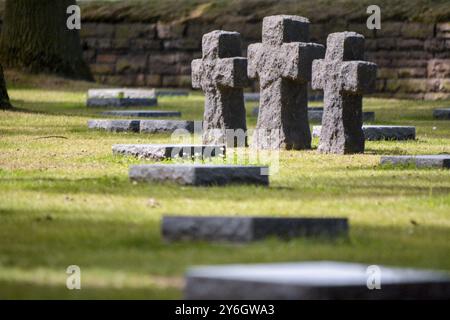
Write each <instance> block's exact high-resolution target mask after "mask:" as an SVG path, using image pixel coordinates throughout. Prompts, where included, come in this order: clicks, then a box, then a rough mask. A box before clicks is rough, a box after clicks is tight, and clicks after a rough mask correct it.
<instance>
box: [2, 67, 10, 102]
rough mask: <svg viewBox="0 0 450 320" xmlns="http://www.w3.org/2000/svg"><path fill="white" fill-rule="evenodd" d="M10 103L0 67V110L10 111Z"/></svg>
mask: <svg viewBox="0 0 450 320" xmlns="http://www.w3.org/2000/svg"><path fill="white" fill-rule="evenodd" d="M11 108H12V106H11V103H9V96H8V91H6V82H5V76H4V75H3V68H2V66H1V65H0V109H2V110H6V109H11Z"/></svg>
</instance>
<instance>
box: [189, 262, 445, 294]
mask: <svg viewBox="0 0 450 320" xmlns="http://www.w3.org/2000/svg"><path fill="white" fill-rule="evenodd" d="M367 270H368V265H366V264H356V263H344V262H333V261H320V262H293V263H271V264H246V265H245V264H242V265H225V266H224V265H222V266H204V267H194V268H191V269H189V270H188V272H187V274H186V286H185V290H184V298H185V299H199V300H203V299H205V300H210V299H214V300H217V299H220V300H229V299H232V300H244V299H246V300H308V299H313V300H336V299H339V300H344V299H352V300H353V299H358V300H360V299H363V300H369V299H370V300H373V299H396V300H398V299H402V300H403V299H446V300H448V299H450V278H449V275H448V273H443V272H435V271H430V270H416V269H402V268H392V267H385V266H379V270H380V272H381V275H382V276H381V278H382V281H381V287H382V290H369V289H368V287H367Z"/></svg>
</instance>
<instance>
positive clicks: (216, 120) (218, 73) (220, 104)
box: [192, 30, 248, 147]
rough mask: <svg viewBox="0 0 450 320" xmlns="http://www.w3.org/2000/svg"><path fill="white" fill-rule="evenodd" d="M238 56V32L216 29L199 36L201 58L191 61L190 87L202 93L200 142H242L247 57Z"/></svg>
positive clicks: (238, 144)
mask: <svg viewBox="0 0 450 320" xmlns="http://www.w3.org/2000/svg"><path fill="white" fill-rule="evenodd" d="M240 56H241V35H240V34H239V33H238V32H228V31H222V30H216V31H212V32H210V33H207V34H205V35H203V39H202V58H201V59H195V60H193V61H192V87H193V88H201V89H202V90H203V91H204V92H205V113H204V118H203V143H204V144H226V145H227V146H230V147H232V146H245V145H246V141H247V140H246V131H247V125H246V118H245V105H244V93H243V88H244V87H245V86H247V84H248V78H247V59H246V58H243V57H240ZM235 132H237V135H240V137H239V138H237V137H236V136H235ZM242 135H243V136H242ZM236 140H237V141H236Z"/></svg>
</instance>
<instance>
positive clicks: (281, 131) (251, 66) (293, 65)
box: [248, 15, 325, 149]
mask: <svg viewBox="0 0 450 320" xmlns="http://www.w3.org/2000/svg"><path fill="white" fill-rule="evenodd" d="M262 29H263V30H262V43H255V44H251V45H250V46H249V47H248V61H249V62H248V75H249V77H250V78H257V77H258V78H259V82H260V86H261V88H260V93H261V97H260V111H259V114H258V122H257V125H256V130H255V133H254V136H253V144H254V147H256V148H260V149H279V148H283V149H309V148H311V132H310V129H309V122H308V112H307V106H308V92H307V91H308V86H307V83H308V81H309V80H310V79H311V64H312V61H313V59H317V58H322V57H323V55H324V52H325V51H324V47H323V46H322V45H319V44H315V43H309V42H308V41H309V21H308V19H306V18H304V17H299V16H287V15H277V16H270V17H265V18H264V20H263V26H262Z"/></svg>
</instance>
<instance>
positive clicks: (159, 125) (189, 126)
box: [140, 120, 194, 133]
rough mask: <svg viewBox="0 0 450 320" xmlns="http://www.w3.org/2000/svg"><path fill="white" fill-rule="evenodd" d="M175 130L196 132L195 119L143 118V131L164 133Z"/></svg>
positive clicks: (141, 128)
mask: <svg viewBox="0 0 450 320" xmlns="http://www.w3.org/2000/svg"><path fill="white" fill-rule="evenodd" d="M175 130H185V131H186V132H189V133H192V132H194V121H189V120H141V124H140V132H141V133H160V132H161V133H164V132H174V131H175Z"/></svg>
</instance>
